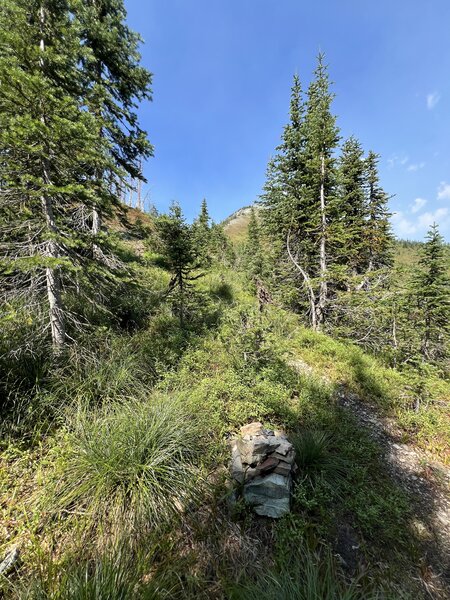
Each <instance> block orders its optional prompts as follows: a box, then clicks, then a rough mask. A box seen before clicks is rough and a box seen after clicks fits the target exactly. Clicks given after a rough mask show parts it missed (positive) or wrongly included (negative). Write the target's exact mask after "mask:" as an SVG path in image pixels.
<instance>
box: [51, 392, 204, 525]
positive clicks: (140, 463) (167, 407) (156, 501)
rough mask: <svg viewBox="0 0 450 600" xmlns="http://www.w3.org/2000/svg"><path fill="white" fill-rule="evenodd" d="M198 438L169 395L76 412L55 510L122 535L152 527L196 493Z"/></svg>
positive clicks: (178, 406) (170, 516)
mask: <svg viewBox="0 0 450 600" xmlns="http://www.w3.org/2000/svg"><path fill="white" fill-rule="evenodd" d="M198 440H199V437H198V425H197V423H196V422H195V421H194V420H193V419H192V417H188V416H187V415H186V414H185V411H184V410H183V409H182V407H181V406H180V405H179V404H178V403H176V402H175V401H173V400H171V399H168V398H152V400H151V401H146V402H139V401H133V400H128V401H127V402H126V403H116V404H114V405H112V406H110V407H106V408H105V409H103V410H100V411H98V412H96V413H93V412H92V411H90V412H87V411H84V410H79V411H78V413H77V414H76V416H75V419H74V423H73V430H72V431H71V432H70V433H69V435H68V440H67V450H66V452H65V456H64V458H63V460H62V473H61V476H60V478H59V480H58V482H57V484H56V489H55V499H54V501H55V506H56V507H57V509H58V510H59V511H61V510H73V509H74V508H77V509H78V510H84V511H85V512H86V515H87V516H88V518H89V519H90V520H91V522H92V523H96V522H104V521H105V520H106V521H107V522H108V523H109V524H112V525H115V526H118V529H119V531H120V530H124V531H125V530H126V531H127V534H131V533H132V532H136V531H140V530H141V529H143V528H144V529H148V528H152V529H153V528H156V527H157V526H158V525H160V524H161V523H165V522H168V521H170V520H171V519H172V518H173V517H174V516H176V515H177V514H179V513H180V512H181V511H182V510H183V507H184V506H185V505H186V502H187V501H189V500H190V499H192V498H193V497H194V496H195V494H196V490H198V473H197V469H196V460H197V458H198V451H199V441H198ZM124 527H126V529H124Z"/></svg>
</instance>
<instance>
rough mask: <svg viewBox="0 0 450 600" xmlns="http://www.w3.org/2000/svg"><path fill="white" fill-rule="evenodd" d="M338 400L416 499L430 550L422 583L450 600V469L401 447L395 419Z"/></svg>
mask: <svg viewBox="0 0 450 600" xmlns="http://www.w3.org/2000/svg"><path fill="white" fill-rule="evenodd" d="M337 399H338V402H339V404H340V405H341V406H342V407H343V408H345V409H346V410H349V411H350V412H351V413H352V415H353V416H354V418H355V419H356V420H357V422H358V423H359V425H360V426H361V427H363V428H364V429H365V430H366V431H367V432H368V433H369V435H370V436H371V437H372V438H373V439H375V440H376V441H377V442H378V443H379V444H380V447H381V448H382V450H383V454H384V459H385V461H386V464H387V465H388V468H389V469H390V471H391V474H392V475H393V477H394V478H395V479H396V480H397V481H398V482H399V483H400V484H401V485H402V486H403V487H404V488H405V489H406V490H407V491H408V492H409V493H410V494H411V496H412V497H413V498H414V500H415V502H414V504H415V505H414V510H415V519H416V520H415V522H414V523H413V525H414V527H415V528H416V530H417V534H418V535H419V536H420V538H421V539H423V540H424V541H425V547H426V548H427V556H426V563H427V564H424V573H423V576H424V577H423V583H424V585H425V587H427V591H428V592H429V595H430V598H450V469H448V468H447V467H444V466H443V465H441V464H438V463H436V462H435V461H434V460H432V459H430V456H429V455H428V454H427V453H426V452H424V451H422V450H420V449H418V448H416V447H414V446H411V445H409V444H402V443H399V438H400V432H399V430H398V428H397V427H396V424H395V421H394V419H389V418H386V417H381V416H380V415H379V414H377V409H376V407H374V406H370V405H369V404H367V403H363V402H361V400H360V399H359V398H358V396H357V395H355V394H352V393H349V392H347V391H345V390H344V389H341V390H340V391H339V392H338V394H337Z"/></svg>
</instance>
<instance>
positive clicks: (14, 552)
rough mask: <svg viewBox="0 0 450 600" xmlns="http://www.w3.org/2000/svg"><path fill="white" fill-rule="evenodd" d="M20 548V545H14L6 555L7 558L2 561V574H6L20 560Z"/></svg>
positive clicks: (0, 568) (0, 564)
mask: <svg viewBox="0 0 450 600" xmlns="http://www.w3.org/2000/svg"><path fill="white" fill-rule="evenodd" d="M19 556H20V550H19V547H18V546H14V548H11V550H9V551H8V552H7V553H6V555H5V558H4V559H3V560H2V562H1V563H0V575H6V574H7V573H8V572H9V571H10V570H11V569H12V568H13V567H14V565H15V564H16V562H17V561H18V560H19Z"/></svg>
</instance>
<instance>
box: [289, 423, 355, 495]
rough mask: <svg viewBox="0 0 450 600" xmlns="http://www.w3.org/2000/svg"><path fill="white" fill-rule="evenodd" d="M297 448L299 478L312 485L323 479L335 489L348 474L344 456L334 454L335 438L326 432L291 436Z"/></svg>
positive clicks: (311, 432)
mask: <svg viewBox="0 0 450 600" xmlns="http://www.w3.org/2000/svg"><path fill="white" fill-rule="evenodd" d="M290 441H291V442H292V444H293V445H294V448H295V462H296V463H297V465H298V467H299V477H300V478H301V479H303V480H308V481H309V482H311V483H314V481H315V480H316V479H318V478H323V479H324V480H325V481H327V483H329V484H330V485H333V486H334V487H336V486H338V485H339V484H341V483H342V481H343V480H344V479H345V477H346V475H347V473H348V470H349V468H348V464H347V462H346V460H345V459H343V458H342V456H339V455H338V454H336V453H333V452H332V448H333V446H334V439H333V436H332V435H331V434H330V433H328V432H326V431H318V430H315V431H314V430H310V429H306V430H304V431H299V432H296V433H295V434H294V435H293V436H290Z"/></svg>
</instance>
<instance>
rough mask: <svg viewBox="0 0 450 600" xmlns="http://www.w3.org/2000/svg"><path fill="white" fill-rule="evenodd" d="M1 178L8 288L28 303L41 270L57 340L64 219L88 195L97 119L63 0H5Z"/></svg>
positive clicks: (0, 17) (69, 247)
mask: <svg viewBox="0 0 450 600" xmlns="http://www.w3.org/2000/svg"><path fill="white" fill-rule="evenodd" d="M0 28H1V31H2V37H3V40H2V44H1V49H0V80H1V81H2V85H1V89H0V130H1V131H0V155H1V156H2V160H1V163H0V180H1V181H2V188H1V192H0V193H1V201H2V202H1V204H2V213H3V214H2V217H3V223H2V229H3V231H2V234H3V235H2V236H1V237H2V240H5V243H4V245H3V248H2V249H3V250H4V253H3V254H4V256H5V257H6V261H5V262H6V263H7V265H8V274H9V276H8V277H7V280H6V281H5V288H6V289H7V293H8V292H9V293H10V295H13V294H14V295H22V296H23V297H26V299H27V301H28V302H29V303H30V304H31V303H32V302H33V300H32V297H33V296H34V295H36V294H39V293H40V291H41V289H42V286H41V284H42V283H44V282H43V277H42V274H44V280H45V288H46V295H47V298H48V305H49V313H50V325H51V335H52V341H53V345H54V347H55V350H57V351H59V350H60V349H61V348H62V346H63V345H64V343H65V340H66V310H65V307H64V305H63V299H62V295H63V282H62V273H63V271H64V270H67V269H70V268H73V267H74V261H73V253H74V248H75V247H76V246H77V244H78V240H76V239H74V236H73V233H72V231H71V227H70V223H69V221H70V216H71V213H72V210H73V207H74V205H76V204H77V203H79V202H80V198H83V197H85V196H86V190H85V189H84V186H83V184H82V183H81V181H82V177H83V169H84V167H85V165H86V164H89V161H90V153H91V144H92V143H93V134H92V132H93V131H95V127H96V126H95V123H94V122H93V120H92V118H91V117H90V115H88V114H87V113H86V111H82V110H81V108H80V106H79V103H78V97H77V91H78V89H79V84H80V79H79V73H78V70H77V66H78V59H79V55H78V52H79V50H78V49H79V40H78V39H77V36H76V35H75V33H76V32H75V30H74V28H73V26H72V22H71V18H70V13H69V10H68V6H67V3H66V2H65V1H64V0H39V1H38V0H34V1H32V2H28V1H26V0H5V1H4V2H3V6H2V10H1V12H0Z"/></svg>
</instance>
